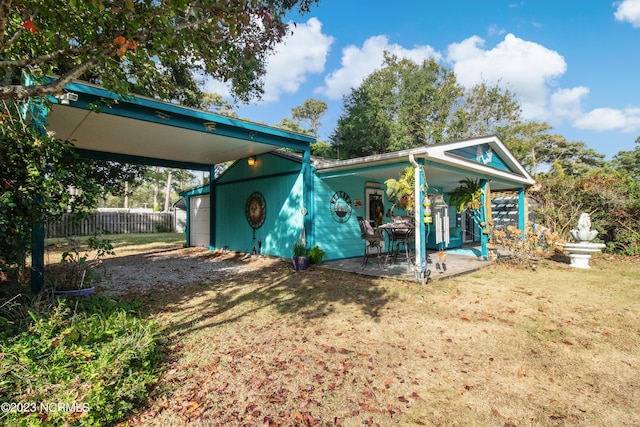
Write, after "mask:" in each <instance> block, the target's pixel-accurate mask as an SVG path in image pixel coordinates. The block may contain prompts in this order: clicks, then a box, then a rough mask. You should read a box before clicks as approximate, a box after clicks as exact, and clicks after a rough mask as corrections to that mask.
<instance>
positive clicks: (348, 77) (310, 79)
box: [205, 0, 640, 159]
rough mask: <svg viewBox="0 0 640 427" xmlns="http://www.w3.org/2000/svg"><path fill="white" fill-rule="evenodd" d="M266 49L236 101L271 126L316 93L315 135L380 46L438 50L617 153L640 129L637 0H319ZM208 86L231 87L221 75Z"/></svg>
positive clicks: (539, 116) (327, 130)
mask: <svg viewBox="0 0 640 427" xmlns="http://www.w3.org/2000/svg"><path fill="white" fill-rule="evenodd" d="M291 22H295V24H296V25H295V27H293V34H292V35H290V36H288V37H287V38H286V39H285V40H284V42H283V43H282V44H280V45H279V46H278V48H277V49H276V51H275V52H274V53H273V54H272V55H271V56H270V58H269V61H268V64H267V74H266V76H265V79H264V89H265V93H264V95H263V97H262V100H261V101H259V102H254V103H252V104H251V105H241V106H239V107H238V108H237V111H238V114H239V115H240V117H243V118H247V119H249V120H252V121H256V122H263V123H266V124H268V125H275V124H276V123H277V122H279V121H280V120H281V119H283V118H286V117H291V109H292V108H294V107H297V106H299V105H302V104H303V103H304V101H305V100H307V99H309V98H313V99H319V100H322V101H325V102H326V103H327V105H328V110H327V113H326V114H325V115H324V116H323V118H322V127H321V129H320V135H319V138H318V140H324V141H326V140H328V139H329V138H330V136H331V134H332V133H333V131H334V129H335V126H336V122H337V120H338V118H339V117H340V115H341V114H343V96H344V95H345V94H348V93H350V91H351V89H352V88H355V87H358V86H360V84H361V83H362V81H363V79H364V78H365V77H366V76H368V75H369V74H371V73H372V72H373V71H375V70H376V69H379V68H380V67H381V65H382V59H383V52H384V51H389V52H391V53H394V54H395V55H396V56H398V57H407V58H410V59H412V60H414V61H415V62H418V63H420V62H422V61H423V60H426V59H429V58H433V59H435V60H437V61H438V62H439V63H441V64H442V65H445V66H446V67H447V68H449V69H451V70H453V71H455V73H456V76H457V78H458V82H459V83H460V84H462V85H463V86H465V87H471V86H473V85H474V84H476V83H479V82H481V81H486V82H488V83H500V85H501V86H503V87H505V88H508V89H509V90H511V91H512V92H513V93H514V94H515V95H516V96H517V99H518V100H519V101H520V105H521V106H522V115H523V118H524V119H525V120H535V121H539V122H546V123H548V124H550V125H551V126H553V129H552V131H551V132H552V133H556V134H560V135H562V136H564V137H565V138H566V139H567V140H569V141H581V142H584V143H586V144H587V146H588V147H589V148H592V149H594V150H595V151H597V152H599V153H602V154H604V155H605V156H606V158H607V159H611V158H612V157H613V156H614V155H615V154H616V153H618V152H619V151H628V150H633V149H634V148H635V147H636V146H637V144H635V143H634V141H635V139H636V138H637V137H638V136H640V78H639V76H640V0H621V1H615V2H613V1H611V0H521V1H518V0H507V1H503V0H447V1H437V0H396V2H389V1H381V0H369V1H355V0H321V1H320V3H319V4H317V5H316V6H314V7H313V9H312V10H311V12H310V13H308V14H306V15H304V16H291ZM205 89H206V90H208V91H212V92H217V93H221V94H223V95H225V94H228V91H226V89H225V88H224V87H223V86H221V85H220V84H219V83H215V82H207V86H206V88H205Z"/></svg>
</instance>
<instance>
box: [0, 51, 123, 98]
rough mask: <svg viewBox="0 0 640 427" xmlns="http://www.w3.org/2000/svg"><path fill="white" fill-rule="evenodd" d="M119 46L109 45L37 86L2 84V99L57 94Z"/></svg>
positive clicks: (0, 89) (0, 90) (110, 54)
mask: <svg viewBox="0 0 640 427" xmlns="http://www.w3.org/2000/svg"><path fill="white" fill-rule="evenodd" d="M117 50H118V47H117V46H116V45H112V46H109V47H107V48H105V49H103V50H102V52H100V53H99V54H98V55H95V56H94V57H93V58H91V59H89V60H88V61H86V62H83V63H82V64H80V65H78V66H76V67H74V68H72V69H70V70H69V71H67V72H66V73H65V74H63V75H62V76H60V77H58V78H57V79H56V80H54V81H53V82H51V83H47V84H44V85H35V86H24V85H7V86H0V99H10V98H13V99H25V98H29V97H37V96H45V95H55V94H58V93H61V92H62V90H63V89H64V87H65V86H66V85H68V84H69V83H71V82H72V81H73V80H74V79H77V78H78V77H80V76H81V75H83V74H84V73H86V72H87V71H89V70H91V69H92V68H95V67H96V66H97V65H98V64H100V61H101V58H103V57H107V58H108V57H110V56H113V55H115V53H116V51H117Z"/></svg>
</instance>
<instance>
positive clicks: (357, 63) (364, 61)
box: [314, 36, 440, 99]
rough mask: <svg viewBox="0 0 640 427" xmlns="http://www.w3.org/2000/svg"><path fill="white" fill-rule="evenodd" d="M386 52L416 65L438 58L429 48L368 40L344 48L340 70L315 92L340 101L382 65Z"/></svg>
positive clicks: (386, 39)
mask: <svg viewBox="0 0 640 427" xmlns="http://www.w3.org/2000/svg"><path fill="white" fill-rule="evenodd" d="M385 51H387V52H389V53H391V54H393V55H396V56H398V57H399V58H408V59H411V60H412V61H414V62H416V63H421V62H423V61H424V60H426V59H429V58H434V59H440V54H438V53H437V52H436V51H435V50H434V49H433V48H432V47H431V46H415V47H414V48H412V49H406V48H404V47H402V46H400V45H397V44H389V39H388V38H387V37H386V36H374V37H370V38H368V39H367V40H366V41H365V42H364V44H363V45H362V47H358V46H354V45H351V46H347V47H346V48H344V49H343V50H342V59H341V67H340V68H339V69H337V70H334V71H333V72H332V73H331V74H329V75H328V76H327V77H325V79H324V82H325V85H324V86H321V87H319V88H316V90H315V91H314V92H315V93H319V94H323V95H325V96H326V97H327V98H329V99H342V96H343V95H344V94H346V93H348V92H349V91H350V90H351V88H354V87H358V86H360V84H361V83H362V81H363V80H364V78H365V77H367V76H368V75H369V74H371V73H372V72H373V71H375V70H376V69H379V68H380V67H381V66H382V63H383V60H384V52H385Z"/></svg>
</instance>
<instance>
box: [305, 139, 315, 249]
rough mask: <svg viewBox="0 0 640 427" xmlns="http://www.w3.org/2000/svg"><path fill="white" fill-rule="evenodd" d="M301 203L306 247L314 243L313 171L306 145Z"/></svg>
mask: <svg viewBox="0 0 640 427" xmlns="http://www.w3.org/2000/svg"><path fill="white" fill-rule="evenodd" d="M302 205H303V208H304V209H305V210H306V211H305V213H304V214H303V217H302V223H303V226H304V235H305V239H306V244H307V248H311V247H313V246H314V245H315V240H316V239H315V235H314V234H313V218H314V208H313V171H312V170H311V148H310V147H309V146H307V147H306V148H305V149H304V151H303V153H302Z"/></svg>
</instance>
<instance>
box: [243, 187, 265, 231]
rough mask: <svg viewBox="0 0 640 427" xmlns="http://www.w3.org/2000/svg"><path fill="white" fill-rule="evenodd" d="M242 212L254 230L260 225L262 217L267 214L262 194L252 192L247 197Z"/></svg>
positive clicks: (262, 220)
mask: <svg viewBox="0 0 640 427" xmlns="http://www.w3.org/2000/svg"><path fill="white" fill-rule="evenodd" d="M244 214H245V216H246V217H247V222H248V223H249V225H250V226H251V228H253V229H254V230H256V229H258V228H260V227H262V224H264V219H265V218H266V216H267V204H266V202H265V201H264V196H263V195H262V194H260V193H258V192H257V191H256V192H255V193H252V194H251V195H250V196H249V198H248V199H247V204H246V205H245V207H244Z"/></svg>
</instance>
